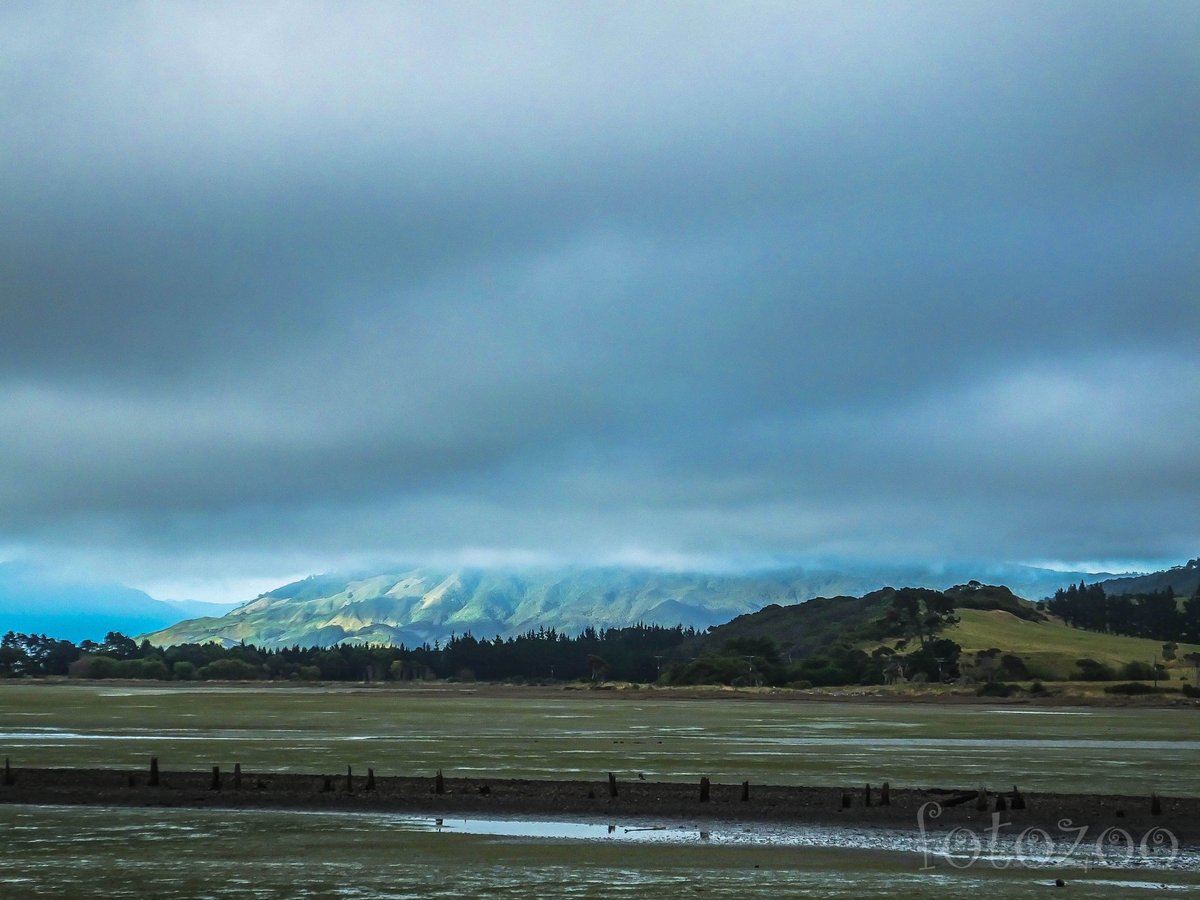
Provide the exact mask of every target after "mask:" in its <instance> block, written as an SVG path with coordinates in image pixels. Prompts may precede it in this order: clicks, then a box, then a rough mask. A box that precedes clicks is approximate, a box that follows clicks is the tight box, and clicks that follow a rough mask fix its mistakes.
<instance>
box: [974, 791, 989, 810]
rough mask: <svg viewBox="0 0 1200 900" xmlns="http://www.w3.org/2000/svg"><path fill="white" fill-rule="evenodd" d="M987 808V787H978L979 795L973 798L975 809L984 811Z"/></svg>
mask: <svg viewBox="0 0 1200 900" xmlns="http://www.w3.org/2000/svg"><path fill="white" fill-rule="evenodd" d="M987 808H988V799H987V788H982V787H981V788H980V789H979V796H978V797H976V798H975V809H977V810H978V811H980V812H986V811H987Z"/></svg>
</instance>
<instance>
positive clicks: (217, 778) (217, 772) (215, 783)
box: [208, 766, 221, 791]
mask: <svg viewBox="0 0 1200 900" xmlns="http://www.w3.org/2000/svg"><path fill="white" fill-rule="evenodd" d="M208 789H209V790H210V791H219V790H220V789H221V767H220V766H213V774H212V784H210V785H209V786H208Z"/></svg>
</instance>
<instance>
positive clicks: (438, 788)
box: [433, 769, 446, 794]
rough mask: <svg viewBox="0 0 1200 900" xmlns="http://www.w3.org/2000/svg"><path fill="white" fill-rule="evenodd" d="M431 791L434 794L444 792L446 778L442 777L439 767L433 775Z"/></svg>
mask: <svg viewBox="0 0 1200 900" xmlns="http://www.w3.org/2000/svg"><path fill="white" fill-rule="evenodd" d="M433 792H434V793H435V794H444V793H446V780H445V779H444V778H442V770H441V769H438V770H437V774H436V775H434V776H433Z"/></svg>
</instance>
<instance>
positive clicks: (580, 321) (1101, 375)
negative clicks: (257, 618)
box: [0, 3, 1200, 577]
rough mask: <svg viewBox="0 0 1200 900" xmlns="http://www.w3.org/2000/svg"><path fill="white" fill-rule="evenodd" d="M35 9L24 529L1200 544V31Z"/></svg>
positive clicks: (431, 540)
mask: <svg viewBox="0 0 1200 900" xmlns="http://www.w3.org/2000/svg"><path fill="white" fill-rule="evenodd" d="M0 16H2V17H3V21H2V23H0V24H2V26H3V27H0V60H2V61H0V79H2V80H0V85H2V94H0V97H2V100H0V103H2V104H3V106H2V108H3V112H4V121H5V123H6V127H5V129H4V130H3V133H2V134H0V271H2V272H3V279H4V282H3V295H2V297H0V304H2V306H0V427H2V428H3V430H4V433H5V435H6V439H5V440H4V441H3V442H2V443H0V541H3V542H5V543H8V544H11V545H13V546H15V547H18V548H21V547H24V548H29V549H36V548H38V547H48V548H54V551H55V552H62V553H70V552H74V553H77V554H82V553H84V552H85V551H88V550H89V549H90V551H92V552H96V553H99V552H100V551H98V550H97V549H96V548H103V552H104V553H111V555H113V556H114V558H116V559H118V560H121V559H124V560H127V561H128V565H130V566H131V567H133V568H134V569H138V570H139V571H142V570H144V571H147V572H150V571H153V572H155V573H156V575H155V577H160V576H161V575H162V573H163V572H168V571H171V569H172V566H176V567H179V569H180V571H183V570H186V571H193V572H200V571H204V570H205V568H206V567H207V568H209V569H211V567H212V566H213V565H214V562H213V561H214V560H224V561H225V562H224V563H221V562H217V563H215V565H217V566H218V567H219V566H221V565H225V564H229V565H234V564H235V563H233V562H231V560H233V559H234V557H235V556H236V557H237V558H238V559H240V560H242V561H241V562H237V563H236V565H238V566H241V567H242V569H243V570H246V571H249V570H250V569H253V568H254V567H255V566H259V567H266V568H271V567H272V566H274V567H275V568H274V569H272V571H282V570H283V569H289V570H290V568H294V569H296V570H301V571H302V570H305V569H307V568H318V567H321V566H323V565H325V564H327V563H328V562H329V561H335V562H336V559H338V558H343V557H347V556H352V555H354V554H356V553H361V554H377V555H381V556H382V555H386V554H388V553H395V554H400V555H404V554H408V555H410V556H412V555H425V556H436V555H441V556H453V555H454V554H455V553H473V554H476V555H478V554H484V555H486V554H487V553H498V554H500V555H504V554H506V553H510V554H511V553H515V554H516V555H517V556H520V555H521V554H525V553H532V554H534V555H538V554H544V555H549V556H555V555H558V556H563V557H570V558H591V559H600V558H608V557H611V556H612V555H613V554H617V555H620V554H632V555H634V556H637V554H639V553H648V554H661V555H662V557H663V558H667V559H669V558H672V555H673V554H674V555H680V556H679V558H687V559H704V558H708V559H713V558H717V557H721V556H722V555H739V556H745V557H750V556H754V555H755V554H760V555H774V556H787V555H796V556H803V555H804V554H806V553H826V554H831V553H840V554H844V555H850V556H855V555H857V556H870V555H872V554H874V553H888V554H893V555H903V554H911V555H919V556H922V557H930V558H931V557H939V556H943V557H944V556H947V555H952V554H965V555H970V556H974V557H995V558H1006V559H1012V558H1018V557H1019V558H1030V557H1058V558H1072V557H1074V558H1084V557H1086V558H1096V557H1102V556H1108V557H1125V558H1151V557H1154V558H1162V557H1167V558H1169V557H1173V556H1179V555H1186V554H1188V553H1190V552H1192V550H1193V547H1194V544H1195V542H1196V541H1197V540H1198V539H1200V534H1198V533H1197V532H1196V530H1195V528H1194V526H1190V525H1188V524H1187V523H1190V522H1194V521H1195V517H1194V516H1191V515H1190V511H1191V510H1194V509H1195V508H1196V501H1197V500H1200V497H1198V496H1197V493H1196V491H1197V485H1200V468H1198V466H1200V464H1198V463H1197V462H1196V461H1195V459H1196V458H1195V455H1194V453H1189V452H1187V451H1188V448H1194V447H1195V446H1197V442H1198V441H1197V439H1198V438H1200V430H1198V426H1197V425H1196V424H1195V417H1194V415H1189V413H1188V410H1194V409H1195V408H1197V404H1198V402H1200V369H1198V368H1197V363H1196V362H1195V344H1196V340H1195V339H1196V337H1197V336H1200V303H1198V302H1197V299H1196V298H1197V297H1198V296H1200V262H1198V261H1197V260H1198V256H1197V254H1196V253H1195V248H1196V246H1197V239H1198V238H1200V212H1198V210H1200V202H1198V201H1200V176H1198V175H1197V172H1198V171H1200V166H1198V163H1200V129H1197V128H1196V127H1195V124H1194V122H1193V121H1192V118H1194V117H1193V116H1192V115H1191V111H1192V110H1194V109H1196V108H1197V106H1198V103H1200V76H1198V74H1197V68H1196V65H1195V49H1194V48H1195V47H1196V46H1197V42H1198V41H1200V16H1198V15H1197V14H1196V12H1195V10H1194V8H1192V7H1191V6H1189V5H1187V4H1093V3H1089V4H1082V3H1078V4H1076V3H1060V4H1045V3H1038V4H1007V5H1003V6H995V7H984V6H961V5H952V4H924V3H922V4H909V5H905V6H891V7H877V6H873V5H861V6H860V5H850V4H792V3H789V4H769V3H762V4H749V5H746V4H738V5H724V4H713V5H704V4H680V5H670V4H667V5H663V4H653V5H651V4H629V5H624V6H616V7H614V6H611V5H589V6H584V5H579V4H576V5H571V6H562V5H560V4H528V5H525V4H523V5H512V6H508V7H496V6H492V5H485V4H440V5H437V6H429V5H415V4H414V5H397V4H380V5H366V4H360V5H352V6H349V7H345V6H340V5H339V6H324V5H301V6H288V7H244V6H240V5H221V4H195V5H186V4H178V5H171V6H162V5H156V4H148V5H141V4H123V5H116V6H110V7H103V8H101V7H96V8H92V7H86V8H84V7H78V6H77V5H63V6H55V5H51V4H38V5H23V6H22V5H10V6H8V7H6V8H5V10H4V12H3V13H0ZM235 547H236V548H237V550H236V552H235V551H234V550H233V549H232V548H235ZM155 560H157V562H154V561H155ZM247 560H248V561H247ZM280 560H288V562H287V563H283V562H279V561H280ZM118 574H119V573H118Z"/></svg>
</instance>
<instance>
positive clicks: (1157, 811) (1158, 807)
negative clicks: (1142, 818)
mask: <svg viewBox="0 0 1200 900" xmlns="http://www.w3.org/2000/svg"><path fill="white" fill-rule="evenodd" d="M1150 815H1152V816H1161V815H1162V802H1161V801H1160V800H1159V799H1158V794H1151V795H1150Z"/></svg>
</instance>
